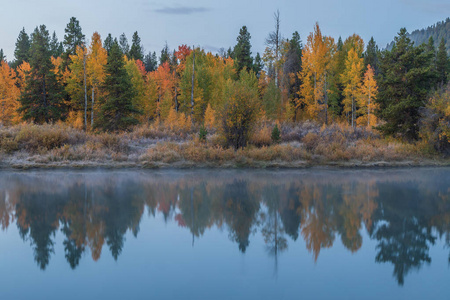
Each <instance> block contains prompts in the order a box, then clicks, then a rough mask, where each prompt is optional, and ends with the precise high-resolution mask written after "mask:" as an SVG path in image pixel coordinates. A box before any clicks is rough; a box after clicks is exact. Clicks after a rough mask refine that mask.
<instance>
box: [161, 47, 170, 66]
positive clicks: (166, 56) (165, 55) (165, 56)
mask: <svg viewBox="0 0 450 300" xmlns="http://www.w3.org/2000/svg"><path fill="white" fill-rule="evenodd" d="M165 62H170V50H169V45H167V42H166V44H165V45H164V48H163V49H162V50H161V56H160V58H159V64H160V65H162V64H163V63H165Z"/></svg>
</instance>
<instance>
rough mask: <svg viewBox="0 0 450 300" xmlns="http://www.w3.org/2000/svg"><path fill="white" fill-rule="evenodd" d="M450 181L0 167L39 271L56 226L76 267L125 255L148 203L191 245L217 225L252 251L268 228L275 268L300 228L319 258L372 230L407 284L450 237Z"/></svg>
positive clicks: (386, 175)
mask: <svg viewBox="0 0 450 300" xmlns="http://www.w3.org/2000/svg"><path fill="white" fill-rule="evenodd" d="M449 182H450V171H449V170H448V169H434V170H433V169H429V170H426V169H425V170H423V171H422V172H413V173H411V172H409V170H392V171H345V172H344V171H309V172H308V171H303V172H299V171H297V172H294V171H292V172H290V171H283V172H262V171H253V172H250V171H248V172H245V171H242V172H236V171H224V172H212V171H211V172H206V171H204V172H170V171H167V172H159V173H154V172H137V171H128V172H113V173H97V172H84V173H82V172H80V173H73V172H35V173H0V221H1V228H2V230H6V229H7V228H8V227H9V226H11V224H14V223H15V224H16V225H17V227H18V229H19V233H20V236H21V238H22V239H23V240H25V241H28V242H29V243H30V245H31V247H32V249H33V253H34V260H35V261H36V263H37V264H38V266H39V267H40V268H41V269H42V270H44V269H45V268H46V267H47V266H48V265H49V263H50V260H51V256H52V254H53V253H54V246H55V234H56V232H57V231H61V232H62V233H63V234H64V237H65V238H64V241H63V245H64V250H65V258H66V260H67V262H68V263H69V265H70V267H71V268H72V269H75V268H76V267H77V266H78V265H79V263H80V259H81V257H82V255H83V253H85V252H87V251H88V252H90V254H91V256H92V259H93V260H95V261H96V260H98V259H99V258H100V256H101V255H102V250H103V249H104V247H107V248H109V251H110V253H111V255H112V256H113V257H114V259H115V260H117V259H119V257H120V254H121V252H122V249H123V247H125V246H126V245H125V234H126V233H127V232H128V231H131V232H132V233H133V235H134V236H136V237H138V235H139V224H140V222H141V219H142V218H143V217H147V216H146V215H145V212H148V217H150V218H154V217H155V216H157V215H162V216H163V220H164V222H175V223H176V224H177V225H178V226H180V227H182V228H185V230H186V231H189V234H190V235H191V236H192V244H193V245H194V244H195V240H196V239H199V238H201V237H202V236H203V235H204V234H207V231H208V228H211V227H213V226H216V227H218V228H221V229H223V230H225V231H227V232H228V235H229V238H230V240H231V241H232V242H234V243H236V248H237V249H236V251H238V250H239V251H241V252H242V253H245V252H246V250H247V249H248V247H251V246H252V245H251V239H252V235H253V234H262V236H263V238H264V242H265V244H266V246H265V247H266V250H267V253H268V255H271V256H273V257H274V261H275V268H277V259H278V256H279V255H281V253H282V252H283V251H284V250H286V249H287V248H288V246H289V243H293V242H295V241H297V240H299V237H300V238H301V239H303V240H304V243H305V245H306V247H307V249H308V250H309V251H310V252H311V253H312V257H313V260H316V261H317V260H318V259H319V254H320V252H321V250H322V249H324V248H330V247H332V246H333V244H335V243H336V239H340V240H341V242H342V244H343V245H344V246H345V247H346V248H347V249H348V251H351V252H357V251H358V250H359V249H360V248H361V247H362V245H363V242H364V241H363V237H362V234H361V233H362V231H363V230H366V231H367V233H368V236H369V237H370V239H372V240H375V241H376V244H377V245H376V250H377V255H376V257H375V261H376V262H377V263H389V264H392V265H393V269H394V271H393V274H394V277H395V278H396V280H397V281H398V284H400V285H403V283H404V280H405V276H406V275H407V274H408V273H409V272H410V271H411V270H413V269H416V270H418V269H420V268H421V266H422V265H424V264H429V263H431V258H430V254H429V252H430V247H431V246H433V245H434V244H435V241H436V239H438V238H439V239H440V238H443V239H445V241H446V245H447V246H450V196H449V195H450V187H449ZM449 263H450V256H449Z"/></svg>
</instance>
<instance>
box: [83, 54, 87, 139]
mask: <svg viewBox="0 0 450 300" xmlns="http://www.w3.org/2000/svg"><path fill="white" fill-rule="evenodd" d="M83 72H84V131H86V130H87V83H86V54H85V55H84V56H83Z"/></svg>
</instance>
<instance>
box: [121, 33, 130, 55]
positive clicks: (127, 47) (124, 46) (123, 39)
mask: <svg viewBox="0 0 450 300" xmlns="http://www.w3.org/2000/svg"><path fill="white" fill-rule="evenodd" d="M119 46H120V50H121V51H122V53H123V54H124V55H126V56H129V53H130V45H129V44H128V39H127V36H126V35H125V33H122V34H121V35H120V37H119Z"/></svg>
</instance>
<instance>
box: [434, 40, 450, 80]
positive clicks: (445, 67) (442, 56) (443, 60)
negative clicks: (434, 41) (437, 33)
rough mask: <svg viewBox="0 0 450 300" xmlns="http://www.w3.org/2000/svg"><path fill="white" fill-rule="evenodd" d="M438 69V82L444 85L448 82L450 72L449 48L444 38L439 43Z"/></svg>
mask: <svg viewBox="0 0 450 300" xmlns="http://www.w3.org/2000/svg"><path fill="white" fill-rule="evenodd" d="M436 69H437V76H438V83H439V84H440V85H441V86H444V85H446V84H447V82H448V74H449V72H450V61H449V59H448V56H447V49H446V47H445V41H444V39H443V38H442V39H441V42H440V43H439V48H438V53H437V57H436Z"/></svg>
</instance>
